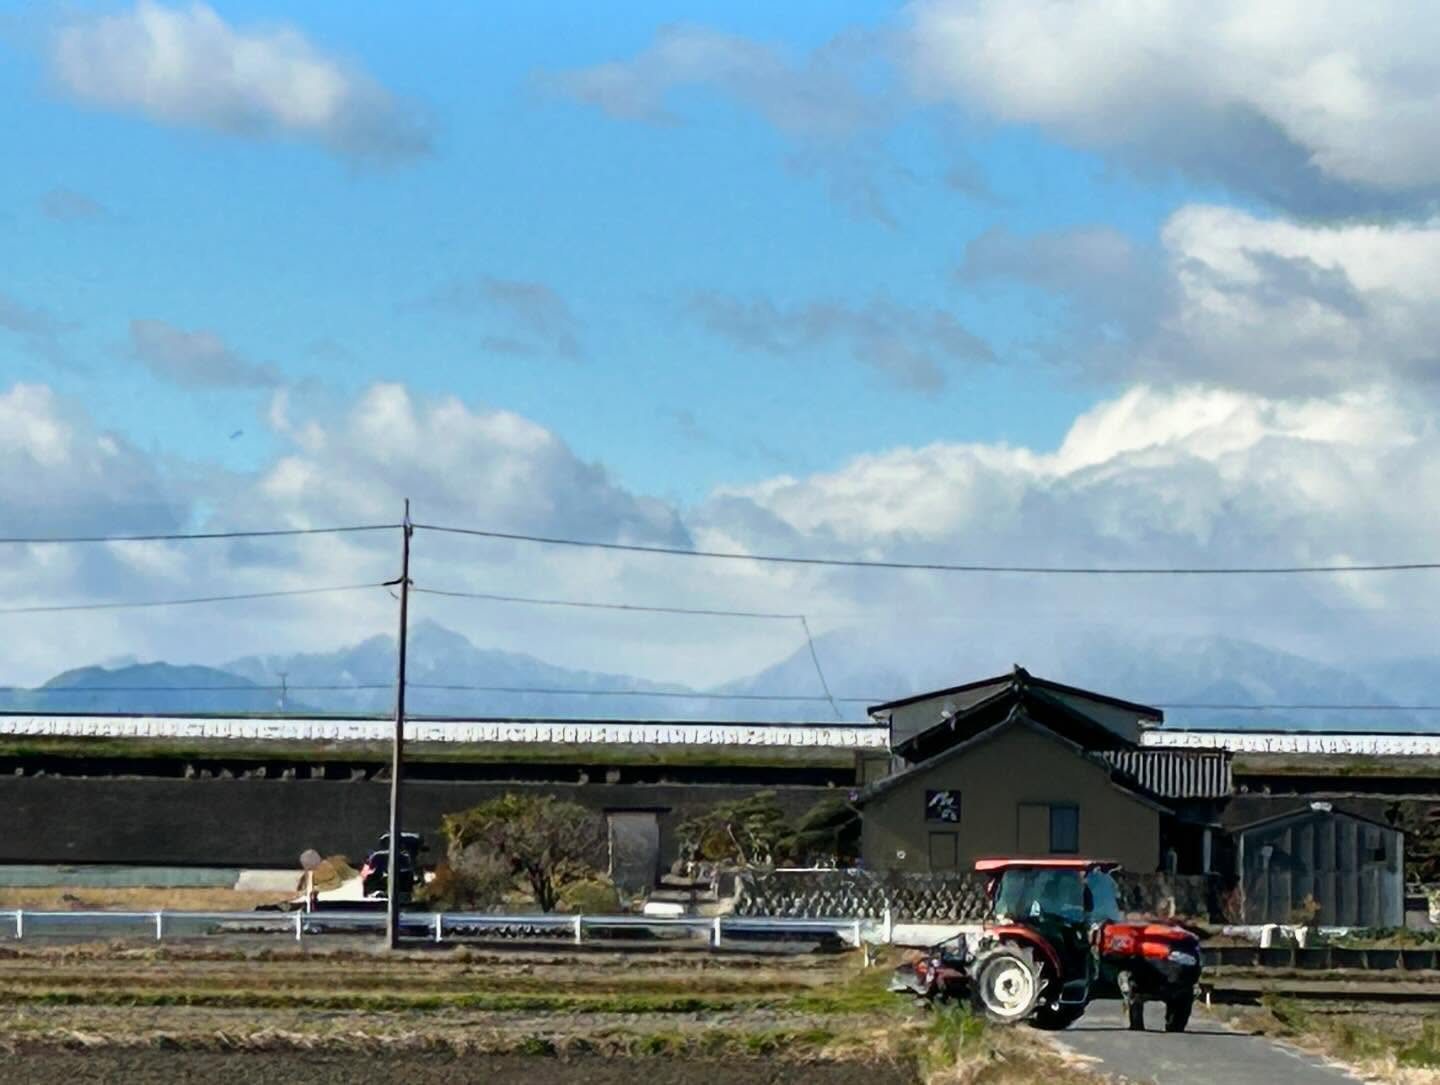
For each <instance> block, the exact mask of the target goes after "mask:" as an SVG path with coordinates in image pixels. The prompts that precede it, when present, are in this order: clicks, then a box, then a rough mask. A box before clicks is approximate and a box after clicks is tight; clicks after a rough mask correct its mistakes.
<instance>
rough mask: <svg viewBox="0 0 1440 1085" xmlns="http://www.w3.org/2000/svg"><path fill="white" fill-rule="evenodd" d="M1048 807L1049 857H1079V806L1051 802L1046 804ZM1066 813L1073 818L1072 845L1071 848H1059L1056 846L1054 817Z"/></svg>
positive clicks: (1073, 803)
mask: <svg viewBox="0 0 1440 1085" xmlns="http://www.w3.org/2000/svg"><path fill="white" fill-rule="evenodd" d="M1046 805H1048V806H1049V807H1050V854H1051V855H1079V854H1080V804H1079V803H1075V802H1052V803H1047V804H1046ZM1061 811H1066V812H1068V813H1070V814H1071V816H1072V817H1073V819H1074V820H1073V825H1074V843H1075V846H1074V847H1073V848H1060V847H1057V846H1056V839H1055V838H1056V832H1055V815H1056V814H1057V813H1060V812H1061Z"/></svg>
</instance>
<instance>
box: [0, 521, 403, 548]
mask: <svg viewBox="0 0 1440 1085" xmlns="http://www.w3.org/2000/svg"><path fill="white" fill-rule="evenodd" d="M400 526H401V525H400V524H348V525H344V526H342V527H287V528H271V529H267V530H260V531H175V532H157V533H154V534H148V535H29V536H26V535H9V536H0V545H8V546H39V545H45V544H51V543H118V542H193V541H195V540H199V539H275V538H284V537H287V536H295V535H350V534H356V533H358V532H364V531H390V530H393V529H394V528H398V527H400Z"/></svg>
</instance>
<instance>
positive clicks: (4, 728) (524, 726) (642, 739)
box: [0, 714, 888, 750]
mask: <svg viewBox="0 0 1440 1085" xmlns="http://www.w3.org/2000/svg"><path fill="white" fill-rule="evenodd" d="M393 730H394V725H393V724H392V723H391V722H389V721H388V720H374V719H326V718H323V717H316V718H308V719H307V718H290V717H287V718H285V719H277V718H268V719H267V718H262V717H248V716H230V717H217V716H100V715H94V716H91V715H82V716H65V715H24V714H14V715H3V714H0V735H20V736H34V737H45V736H54V737H65V738H86V737H91V738H187V739H232V740H233V739H240V740H247V741H282V742H283V741H295V742H385V741H388V740H389V738H390V735H391V733H392V731H393ZM405 737H406V739H407V741H410V742H457V743H460V742H514V743H563V744H566V745H572V744H589V743H594V744H601V745H643V746H654V745H659V746H800V747H811V748H819V749H824V748H834V749H847V750H859V749H878V750H883V749H885V746H886V741H887V737H888V731H887V729H886V728H885V727H883V726H876V725H873V724H835V725H825V724H751V723H686V722H663V721H657V722H629V721H623V720H443V721H441V720H434V721H432V720H408V721H406V724H405Z"/></svg>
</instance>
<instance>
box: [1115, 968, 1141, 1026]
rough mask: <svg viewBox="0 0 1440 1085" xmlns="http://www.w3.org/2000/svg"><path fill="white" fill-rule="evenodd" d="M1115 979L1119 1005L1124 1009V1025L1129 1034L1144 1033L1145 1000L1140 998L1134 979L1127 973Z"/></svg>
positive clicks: (1122, 973)
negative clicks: (1128, 1029) (1118, 993)
mask: <svg viewBox="0 0 1440 1085" xmlns="http://www.w3.org/2000/svg"><path fill="white" fill-rule="evenodd" d="M1115 979H1116V983H1117V985H1118V986H1119V988H1120V1002H1121V1005H1123V1006H1124V1007H1125V1023H1126V1024H1127V1025H1128V1026H1129V1027H1130V1031H1131V1032H1144V1031H1145V1000H1144V999H1143V998H1142V997H1141V996H1140V991H1139V989H1138V987H1137V985H1136V983H1135V977H1134V976H1132V975H1131V974H1130V973H1129V972H1121V973H1120V975H1118V976H1117V977H1115Z"/></svg>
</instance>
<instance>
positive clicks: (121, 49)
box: [52, 0, 430, 161]
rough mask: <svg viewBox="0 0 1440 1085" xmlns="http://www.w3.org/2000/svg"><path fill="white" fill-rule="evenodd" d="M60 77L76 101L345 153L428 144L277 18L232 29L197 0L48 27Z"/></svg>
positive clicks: (375, 92)
mask: <svg viewBox="0 0 1440 1085" xmlns="http://www.w3.org/2000/svg"><path fill="white" fill-rule="evenodd" d="M52 62H53V66H54V70H55V74H56V76H57V78H58V79H59V81H60V84H61V85H62V86H63V87H64V88H65V89H66V90H67V91H69V93H70V94H71V95H73V96H74V97H75V98H77V99H79V100H80V101H83V102H87V103H89V104H92V105H95V106H97V107H100V108H104V109H114V110H120V111H126V112H136V113H140V114H143V115H144V116H147V117H151V118H153V119H155V120H158V121H162V122H165V123H168V124H178V125H187V126H193V127H200V128H209V129H212V130H215V131H219V132H223V133H225V134H227V135H233V136H244V137H250V138H279V137H283V138H291V139H299V140H308V141H312V142H315V143H318V144H320V145H321V146H323V147H325V148H327V149H329V150H330V151H333V152H335V153H337V154H341V155H344V156H347V157H351V158H357V159H368V160H375V161H394V160H400V159H405V158H411V157H414V156H416V155H421V154H425V153H428V151H429V149H430V140H429V136H428V135H427V134H426V132H425V129H424V128H423V126H422V125H420V124H419V123H418V122H417V119H416V117H415V116H414V115H413V112H412V110H411V109H410V108H409V107H408V106H406V105H405V104H403V103H401V102H400V101H398V100H397V99H396V98H395V97H394V96H393V95H391V94H390V93H389V92H388V91H387V90H385V89H384V88H383V87H381V86H380V85H379V84H378V83H377V82H376V81H375V80H374V79H372V78H371V77H370V76H369V75H367V74H365V73H364V72H363V71H360V70H359V69H358V68H355V67H354V66H352V65H349V64H346V63H344V62H342V61H340V60H337V59H335V58H334V57H331V56H327V55H326V54H325V53H324V52H322V51H321V50H320V49H318V48H317V47H316V46H315V45H313V44H312V43H311V42H310V41H309V40H308V39H307V38H306V37H305V36H304V35H303V34H302V33H300V31H298V30H296V29H293V28H291V27H288V26H267V27H252V28H236V27H232V26H231V25H230V24H228V23H227V22H225V20H224V19H222V18H221V17H220V16H219V15H218V14H217V13H216V12H215V11H214V9H213V8H211V7H209V6H208V5H206V4H203V3H192V4H190V5H188V6H184V7H169V6H166V5H164V4H160V3H157V2H155V0H140V2H139V3H138V4H136V6H135V7H134V8H133V9H132V10H130V11H128V12H124V13H121V14H116V15H96V16H89V17H84V18H79V19H76V20H75V21H72V22H70V23H69V24H67V25H66V26H64V27H63V28H61V29H60V31H59V32H58V33H57V34H56V37H55V40H54V46H53V52H52Z"/></svg>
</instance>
